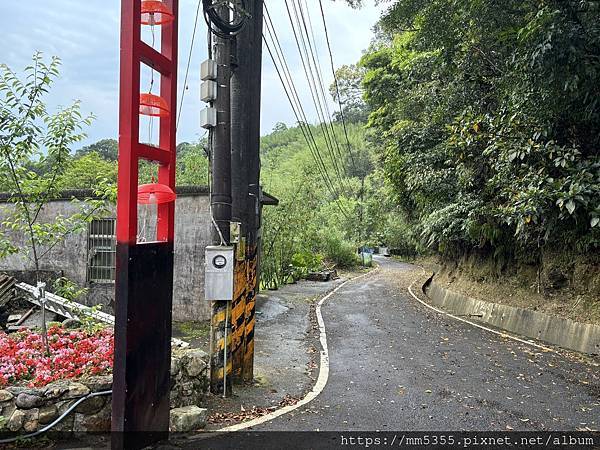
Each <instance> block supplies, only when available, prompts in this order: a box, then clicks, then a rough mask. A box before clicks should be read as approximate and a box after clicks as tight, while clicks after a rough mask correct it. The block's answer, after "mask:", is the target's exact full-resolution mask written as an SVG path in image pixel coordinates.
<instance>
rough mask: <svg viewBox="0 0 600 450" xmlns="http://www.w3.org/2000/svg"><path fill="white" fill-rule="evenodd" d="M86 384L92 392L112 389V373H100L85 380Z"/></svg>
mask: <svg viewBox="0 0 600 450" xmlns="http://www.w3.org/2000/svg"><path fill="white" fill-rule="evenodd" d="M84 382H85V385H86V386H87V387H88V388H90V391H92V392H100V391H110V390H111V389H112V375H100V376H97V377H91V378H88V379H87V380H84Z"/></svg>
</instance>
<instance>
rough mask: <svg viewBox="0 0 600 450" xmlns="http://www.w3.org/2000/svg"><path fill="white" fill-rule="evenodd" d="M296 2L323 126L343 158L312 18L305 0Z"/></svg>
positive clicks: (344, 167)
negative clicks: (322, 108)
mask: <svg viewBox="0 0 600 450" xmlns="http://www.w3.org/2000/svg"><path fill="white" fill-rule="evenodd" d="M292 1H293V0H292ZM297 4H298V13H299V14H298V15H299V17H300V19H301V20H302V25H303V27H304V32H305V33H306V37H307V43H308V45H309V48H310V54H311V56H312V61H313V65H314V66H315V72H316V75H317V81H318V83H317V86H318V88H319V91H320V96H321V100H322V102H323V107H324V110H325V114H324V118H325V127H326V128H327V127H328V130H329V132H330V133H331V139H332V142H333V144H335V149H336V150H337V154H338V156H339V157H340V158H342V159H343V157H344V155H343V154H342V151H341V147H340V143H339V140H338V137H337V133H336V132H335V127H334V126H333V122H332V120H331V117H332V116H331V111H330V110H329V102H328V101H327V94H326V93H325V83H324V82H323V80H324V78H323V75H322V71H321V60H320V58H319V52H318V51H317V39H316V37H315V33H314V28H313V26H312V19H311V17H310V10H309V8H308V3H307V0H304V4H305V5H306V8H303V7H302V1H301V0H297ZM304 10H306V15H305V13H304ZM307 19H308V26H307ZM309 30H310V36H309ZM311 37H312V42H313V43H314V49H313V45H312V44H311ZM342 169H343V172H344V173H345V175H346V176H348V171H347V169H346V166H345V165H344V164H343V163H342Z"/></svg>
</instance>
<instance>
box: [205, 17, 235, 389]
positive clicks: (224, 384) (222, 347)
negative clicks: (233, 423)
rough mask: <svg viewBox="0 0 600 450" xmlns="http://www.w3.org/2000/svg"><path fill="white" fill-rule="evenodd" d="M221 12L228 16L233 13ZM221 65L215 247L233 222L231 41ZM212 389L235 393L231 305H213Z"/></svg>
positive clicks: (215, 133)
mask: <svg viewBox="0 0 600 450" xmlns="http://www.w3.org/2000/svg"><path fill="white" fill-rule="evenodd" d="M223 9H224V8H222V9H221V12H222V13H223V14H224V15H223V16H225V13H226V14H229V11H228V10H227V9H225V12H223ZM215 60H216V63H217V99H216V101H215V108H216V110H217V125H216V127H215V128H214V129H213V130H212V154H211V163H212V178H211V198H210V204H211V208H212V215H213V218H214V222H215V223H214V225H215V226H214V227H213V233H212V240H213V243H214V244H215V245H228V244H229V238H230V236H229V226H230V222H231V202H232V199H231V113H230V108H231V105H230V91H229V89H230V78H231V39H228V38H226V37H220V36H216V37H215ZM211 308H212V312H211V366H210V367H211V370H210V387H211V392H213V393H214V394H219V393H227V394H228V393H231V377H230V375H231V345H230V341H231V309H230V302H227V301H214V302H212V304H211Z"/></svg>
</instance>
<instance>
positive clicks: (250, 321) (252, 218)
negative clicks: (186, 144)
mask: <svg viewBox="0 0 600 450" xmlns="http://www.w3.org/2000/svg"><path fill="white" fill-rule="evenodd" d="M248 5H249V8H250V14H251V17H250V20H249V21H248V23H247V27H248V30H247V32H246V35H247V39H248V42H249V44H248V46H249V51H248V53H247V66H248V67H247V72H248V97H247V103H246V105H247V106H246V111H245V113H246V117H247V120H248V123H247V134H246V137H245V139H246V143H247V145H246V146H245V147H244V148H243V154H242V159H243V161H244V166H245V167H247V174H248V179H247V183H248V195H247V196H246V218H247V223H248V225H247V244H248V252H247V258H248V264H249V266H252V267H255V271H254V272H253V273H251V275H252V278H251V279H250V283H251V290H250V292H249V294H248V296H247V299H246V302H247V314H246V335H245V347H246V349H245V355H244V367H243V378H244V380H248V381H249V380H252V379H253V377H254V324H255V298H256V295H257V294H258V290H259V283H260V281H259V279H260V275H259V268H260V240H259V228H260V220H259V212H260V112H261V108H260V100H261V77H262V32H263V0H249V1H248Z"/></svg>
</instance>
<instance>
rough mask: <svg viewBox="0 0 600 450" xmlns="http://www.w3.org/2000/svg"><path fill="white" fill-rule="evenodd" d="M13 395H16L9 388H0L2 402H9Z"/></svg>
mask: <svg viewBox="0 0 600 450" xmlns="http://www.w3.org/2000/svg"><path fill="white" fill-rule="evenodd" d="M13 397H14V395H12V394H11V393H10V392H8V391H7V390H5V389H2V390H0V403H2V402H7V401H8V400H11V399H12V398H13Z"/></svg>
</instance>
